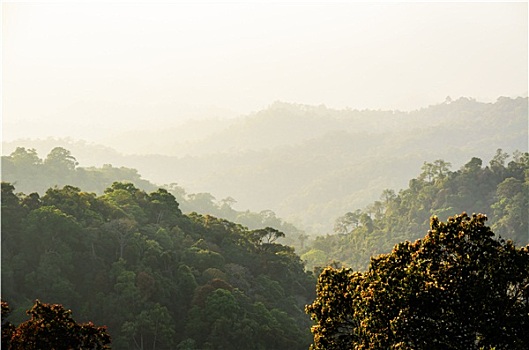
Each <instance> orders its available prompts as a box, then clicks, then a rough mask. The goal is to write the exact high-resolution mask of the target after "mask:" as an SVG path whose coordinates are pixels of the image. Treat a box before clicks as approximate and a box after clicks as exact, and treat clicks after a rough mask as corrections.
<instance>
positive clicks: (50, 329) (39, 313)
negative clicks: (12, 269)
mask: <svg viewBox="0 0 529 350" xmlns="http://www.w3.org/2000/svg"><path fill="white" fill-rule="evenodd" d="M9 313H10V310H9V305H8V304H7V303H6V302H4V301H2V349H8V350H22V349H24V350H40V349H94V350H103V349H110V335H109V334H108V332H107V330H106V327H97V326H95V325H94V324H93V323H91V322H88V323H82V324H81V323H77V322H75V320H74V319H73V318H72V316H71V313H72V312H71V311H70V310H65V309H64V307H63V306H62V305H60V304H46V303H41V302H40V301H38V300H37V301H36V302H35V305H34V306H33V307H32V308H31V310H29V311H28V312H27V314H28V315H29V316H31V318H30V319H29V320H27V321H26V322H23V323H21V324H20V325H18V326H17V327H15V326H14V325H12V324H11V323H10V322H9V321H7V320H6V318H7V317H8V316H9Z"/></svg>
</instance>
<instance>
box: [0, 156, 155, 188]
mask: <svg viewBox="0 0 529 350" xmlns="http://www.w3.org/2000/svg"><path fill="white" fill-rule="evenodd" d="M78 165H79V163H78V162H77V159H76V158H75V157H74V156H73V155H72V154H71V152H70V151H69V150H67V149H65V148H63V147H59V146H57V147H54V148H53V149H52V150H51V151H50V153H49V154H48V155H47V156H46V158H45V159H40V158H39V157H38V155H37V151H36V150H35V149H34V148H29V149H26V148H25V147H17V148H16V149H15V150H14V151H13V152H12V153H11V154H10V155H9V156H2V179H3V181H9V182H13V183H16V186H17V188H18V190H19V191H22V192H26V193H31V192H38V193H41V194H42V193H43V192H45V191H46V190H47V189H48V188H50V187H54V186H61V187H62V186H65V185H71V186H75V187H82V188H84V189H85V190H86V191H90V192H98V193H101V192H103V190H104V189H105V188H106V187H108V186H110V185H111V184H112V183H113V182H115V181H120V182H125V181H127V182H131V183H133V184H134V185H136V186H139V187H141V188H143V189H145V190H148V191H149V190H153V189H155V185H153V184H152V183H150V182H148V181H146V180H143V179H141V177H140V175H139V174H138V171H137V170H135V169H130V168H125V167H120V168H116V167H113V166H112V165H109V164H105V165H103V166H102V167H100V168H95V167H89V168H83V167H78Z"/></svg>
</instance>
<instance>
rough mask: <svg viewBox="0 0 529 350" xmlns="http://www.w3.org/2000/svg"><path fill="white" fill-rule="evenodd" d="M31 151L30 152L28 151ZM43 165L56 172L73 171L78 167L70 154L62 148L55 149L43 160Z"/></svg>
mask: <svg viewBox="0 0 529 350" xmlns="http://www.w3.org/2000/svg"><path fill="white" fill-rule="evenodd" d="M30 151H31V150H30ZM44 164H45V165H47V166H48V167H50V168H52V169H56V170H63V171H64V170H66V171H73V170H75V167H76V166H77V165H79V163H78V162H77V160H76V159H75V157H74V156H72V153H71V152H70V151H69V150H67V149H65V148H62V147H55V148H54V149H52V150H51V151H50V153H49V154H48V155H47V156H46V159H45V160H44Z"/></svg>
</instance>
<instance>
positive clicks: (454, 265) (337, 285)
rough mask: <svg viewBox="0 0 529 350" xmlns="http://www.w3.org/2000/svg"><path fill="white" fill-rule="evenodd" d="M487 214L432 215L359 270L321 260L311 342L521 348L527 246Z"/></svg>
mask: <svg viewBox="0 0 529 350" xmlns="http://www.w3.org/2000/svg"><path fill="white" fill-rule="evenodd" d="M486 220H487V217H486V216H485V215H481V214H478V215H472V217H469V216H468V215H466V214H462V215H456V216H454V217H450V218H448V221H447V222H440V221H439V219H438V218H437V217H435V216H434V217H433V218H432V220H431V230H430V231H428V234H427V235H426V236H425V237H424V238H423V239H420V240H417V241H415V242H414V243H410V242H409V241H406V242H403V243H399V244H397V245H396V246H395V247H394V248H393V250H392V251H391V253H389V254H382V255H379V256H377V257H373V258H372V259H371V262H370V265H369V269H368V270H367V271H366V272H363V273H362V272H355V271H353V270H352V269H349V268H342V269H334V268H331V267H329V268H327V269H325V270H324V271H323V272H322V274H321V275H320V277H319V279H318V284H317V297H316V300H315V301H314V303H312V304H311V305H309V306H308V307H307V312H308V313H310V315H311V316H312V318H313V319H314V320H315V321H316V325H315V326H313V327H312V332H313V333H314V344H313V349H326V350H332V349H336V350H341V349H461V350H463V349H464V350H467V349H476V350H477V349H520V350H521V349H527V348H528V346H529V332H527V327H528V325H529V246H526V247H522V248H516V247H515V245H514V244H513V243H512V241H505V240H503V239H495V238H494V233H493V232H492V231H491V229H490V228H489V227H487V226H486V225H485V221H486Z"/></svg>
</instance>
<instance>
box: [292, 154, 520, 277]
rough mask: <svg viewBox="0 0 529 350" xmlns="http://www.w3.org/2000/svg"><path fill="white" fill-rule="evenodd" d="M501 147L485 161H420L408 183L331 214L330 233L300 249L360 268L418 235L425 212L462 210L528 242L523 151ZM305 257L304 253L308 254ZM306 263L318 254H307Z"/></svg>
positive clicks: (310, 263) (498, 231)
mask: <svg viewBox="0 0 529 350" xmlns="http://www.w3.org/2000/svg"><path fill="white" fill-rule="evenodd" d="M509 157H510V156H509V155H508V154H506V153H505V152H503V151H502V150H501V149H498V150H497V151H496V155H495V156H494V157H493V158H492V160H491V161H490V163H489V165H488V166H483V162H482V160H481V159H479V158H477V157H473V158H472V159H471V160H470V161H468V162H467V163H466V164H465V165H463V166H462V167H461V168H460V169H459V170H457V171H450V170H449V165H450V163H448V162H445V161H443V160H436V161H434V162H432V163H428V162H425V163H424V166H423V168H422V170H423V171H422V172H421V174H419V176H418V177H417V178H415V179H412V180H410V182H409V187H408V188H406V189H403V190H401V191H399V192H398V193H395V192H394V191H393V190H389V189H387V190H385V191H383V192H382V195H381V196H380V200H379V201H375V202H374V203H373V204H371V205H369V206H367V207H366V208H365V209H363V210H360V209H357V210H355V211H352V212H348V213H346V214H344V215H342V216H340V217H338V218H337V219H336V223H335V234H334V235H327V236H320V237H318V238H316V239H314V240H313V241H312V242H311V244H310V245H309V246H307V248H306V250H305V251H301V253H302V254H304V253H308V251H309V250H310V249H316V250H320V251H322V252H324V253H325V255H326V257H327V261H326V263H329V262H330V261H332V260H337V261H341V262H342V263H343V264H344V265H346V266H350V267H352V268H354V269H356V270H363V269H365V268H366V266H367V264H368V263H369V259H370V257H371V256H373V255H377V254H380V253H383V252H387V251H390V250H391V247H392V246H393V245H395V244H397V243H398V242H402V241H404V240H410V241H413V240H415V239H418V238H420V237H421V234H420V232H421V230H422V228H423V227H424V228H426V227H428V220H429V218H430V216H432V215H437V216H449V215H454V214H456V213H458V212H459V213H460V212H462V211H464V210H468V211H469V212H476V213H479V212H481V213H491V215H490V219H491V222H492V228H493V230H494V232H495V233H496V234H497V235H499V236H501V237H504V238H508V239H512V240H513V241H514V242H515V243H516V244H521V245H525V244H528V243H529V235H528V233H529V226H528V225H529V153H521V152H515V153H514V154H513V155H512V160H511V161H510V162H508V163H507V159H508V158H509ZM309 258H310V257H309ZM307 262H308V264H307V265H308V266H309V267H313V266H325V264H323V265H318V263H321V259H320V260H314V261H311V260H307Z"/></svg>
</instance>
